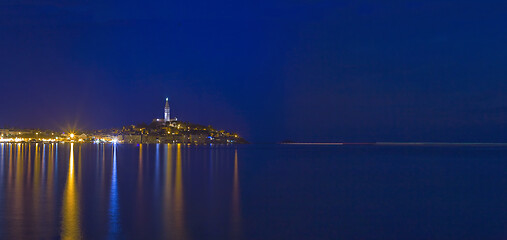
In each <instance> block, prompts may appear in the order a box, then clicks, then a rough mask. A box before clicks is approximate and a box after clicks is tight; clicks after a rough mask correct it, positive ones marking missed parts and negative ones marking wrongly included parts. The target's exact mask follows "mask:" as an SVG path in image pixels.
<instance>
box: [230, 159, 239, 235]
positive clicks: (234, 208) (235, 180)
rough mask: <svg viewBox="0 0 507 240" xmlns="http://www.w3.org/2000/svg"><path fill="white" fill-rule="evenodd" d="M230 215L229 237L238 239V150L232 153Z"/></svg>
mask: <svg viewBox="0 0 507 240" xmlns="http://www.w3.org/2000/svg"><path fill="white" fill-rule="evenodd" d="M231 207H232V214H231V235H232V238H233V239H238V238H240V233H241V210H240V197H239V176H238V150H237V149H236V150H235V151H234V178H233V184H232V206H231Z"/></svg>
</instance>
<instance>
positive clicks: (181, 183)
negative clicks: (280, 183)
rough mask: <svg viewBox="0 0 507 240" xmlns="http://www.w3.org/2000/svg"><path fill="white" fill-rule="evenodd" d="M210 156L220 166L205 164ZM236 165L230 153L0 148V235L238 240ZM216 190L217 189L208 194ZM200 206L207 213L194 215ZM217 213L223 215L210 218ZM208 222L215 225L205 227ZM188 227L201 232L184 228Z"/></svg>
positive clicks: (178, 148) (174, 148)
mask: <svg viewBox="0 0 507 240" xmlns="http://www.w3.org/2000/svg"><path fill="white" fill-rule="evenodd" d="M218 151H221V153H220V154H221V155H220V157H219V155H217V154H218V153H217V152H218ZM211 155H213V156H214V159H213V161H221V165H218V162H216V163H212V162H208V161H212V159H210V158H209V156H211ZM237 166H238V157H237V152H235V151H234V149H232V148H231V149H221V150H219V149H213V148H207V147H202V146H201V147H190V146H185V145H173V144H156V145H155V146H153V145H151V146H150V145H139V146H136V145H98V144H77V143H70V144H62V143H46V144H42V143H34V144H26V143H17V144H8V143H7V144H4V143H2V144H0V236H1V239H33V238H36V239H59V238H61V239H80V238H84V239H90V238H93V239H105V238H109V239H122V238H125V237H134V238H145V239H200V238H201V237H202V236H206V235H208V234H207V233H206V232H209V234H211V236H216V237H218V238H221V239H226V238H228V237H229V235H231V236H233V238H237V237H235V236H239V234H240V233H239V229H240V228H239V223H240V222H241V221H240V219H241V211H240V210H239V208H240V206H241V205H240V199H241V198H240V197H239V195H240V193H239V190H240V188H239V180H238V178H239V177H238V167H237ZM212 172H213V174H211V173H212ZM210 183H212V184H210ZM214 190H215V191H220V192H217V193H214V194H211V196H209V195H207V194H206V193H210V191H214ZM224 190H225V191H224ZM227 192H228V193H229V194H223V193H227ZM230 193H232V197H231V195H230ZM203 194H204V195H203ZM217 196H222V200H218V201H217V199H216V198H217ZM208 197H212V198H213V199H207V198H208ZM210 203H211V204H210ZM203 207H207V208H210V209H207V210H206V209H205V210H204V211H200V210H199V211H197V210H196V209H201V208H203ZM217 210H218V212H219V213H220V215H222V216H229V217H226V218H223V217H218V218H216V219H215V217H216V214H217ZM210 222H214V225H213V227H216V226H221V227H218V229H213V228H210V227H203V226H205V225H206V224H208V223H210ZM192 224H193V225H194V226H200V228H201V229H204V230H202V231H203V232H201V233H195V232H194V231H192V230H191V229H189V226H191V225H192ZM227 232H229V233H228V234H226V235H224V234H225V233H227ZM222 235H223V237H220V236H222Z"/></svg>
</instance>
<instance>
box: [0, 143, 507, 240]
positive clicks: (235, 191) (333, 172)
mask: <svg viewBox="0 0 507 240" xmlns="http://www.w3.org/2000/svg"><path fill="white" fill-rule="evenodd" d="M506 154H507V148H505V147H452V146H451V147H449V146H448V147H438V146H431V147H429V146H397V147H395V146H290V145H244V146H185V145H167V144H160V145H156V144H152V145H146V144H144V145H127V144H119V145H110V144H106V145H95V144H69V143H66V144H0V238H1V239H60V238H61V239H78V238H84V239H507V158H506Z"/></svg>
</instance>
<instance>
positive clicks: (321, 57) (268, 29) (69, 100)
mask: <svg viewBox="0 0 507 240" xmlns="http://www.w3.org/2000/svg"><path fill="white" fill-rule="evenodd" d="M506 13H507V6H506V4H505V3H504V1H433V0H424V1H422V0H421V1H310V0H292V1H291V0H286V1H221V0H219V1H129V0H122V1H83V2H81V1H11V0H3V1H2V2H1V3H0V89H1V90H0V110H1V111H0V127H7V126H15V127H40V128H57V129H58V128H61V129H64V128H65V127H66V126H71V125H74V124H76V125H77V126H78V127H79V128H81V129H91V128H110V127H120V126H122V125H127V124H133V123H138V122H150V121H151V120H152V119H153V118H156V117H159V118H160V117H162V115H163V106H164V99H165V97H166V96H167V97H169V100H170V103H171V108H172V114H173V116H176V117H178V118H179V119H180V120H184V121H190V122H196V123H201V124H205V125H208V124H211V125H214V126H215V127H216V128H224V129H226V130H230V131H235V132H238V133H239V134H240V135H242V136H244V137H246V138H247V140H250V141H252V142H275V141H281V140H285V139H291V140H295V141H459V142H469V141H473V142H505V141H507V134H506V132H507V131H506V128H505V125H506V123H507V94H506V93H507V14H506Z"/></svg>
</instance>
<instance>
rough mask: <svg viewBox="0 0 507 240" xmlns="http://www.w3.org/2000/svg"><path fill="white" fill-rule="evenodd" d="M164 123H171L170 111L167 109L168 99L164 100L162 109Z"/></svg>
mask: <svg viewBox="0 0 507 240" xmlns="http://www.w3.org/2000/svg"><path fill="white" fill-rule="evenodd" d="M164 121H165V122H170V121H171V109H170V108H169V98H165V108H164Z"/></svg>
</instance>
